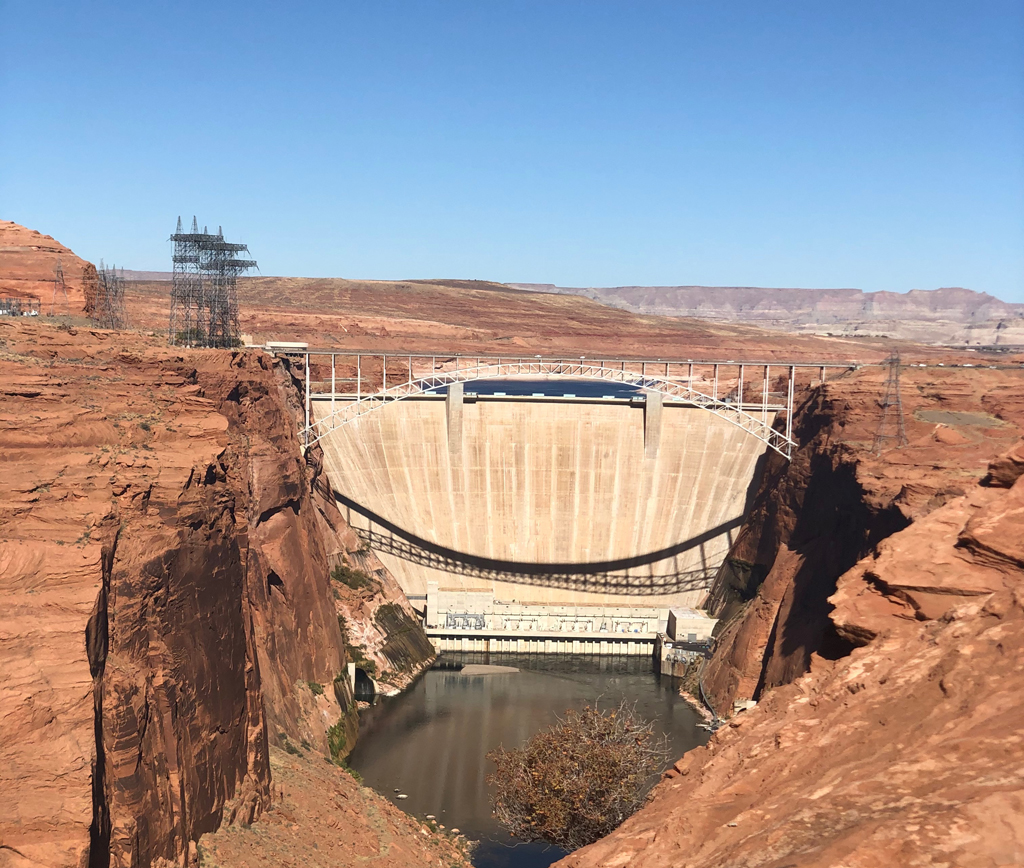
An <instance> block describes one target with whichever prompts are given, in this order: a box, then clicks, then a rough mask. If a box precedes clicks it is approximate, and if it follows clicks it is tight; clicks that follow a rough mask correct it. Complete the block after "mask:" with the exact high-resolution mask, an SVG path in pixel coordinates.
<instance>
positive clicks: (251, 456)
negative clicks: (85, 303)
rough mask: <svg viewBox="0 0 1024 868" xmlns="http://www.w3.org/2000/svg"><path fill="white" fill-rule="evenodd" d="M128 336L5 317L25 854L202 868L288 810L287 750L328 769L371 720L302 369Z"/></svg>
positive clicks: (13, 770)
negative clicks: (357, 726) (280, 791)
mask: <svg viewBox="0 0 1024 868" xmlns="http://www.w3.org/2000/svg"><path fill="white" fill-rule="evenodd" d="M113 340H114V339H113V337H112V335H111V333H109V332H100V331H91V330H84V329H83V330H75V329H71V330H66V331H58V330H57V329H52V328H46V327H44V326H42V324H39V325H29V324H27V323H24V322H10V323H5V324H0V349H2V355H0V374H2V376H0V383H2V385H0V392H2V394H3V402H2V405H0V450H2V453H3V456H4V465H3V466H4V476H3V480H2V482H0V487H2V488H3V491H4V494H3V497H0V594H2V596H3V599H4V600H5V606H4V607H3V608H2V609H0V661H2V662H0V711H2V713H0V791H2V792H3V793H4V794H5V800H6V802H7V805H8V807H7V810H6V811H5V814H4V817H3V819H2V820H0V843H2V845H3V848H4V849H3V852H4V854H5V856H4V859H7V860H8V861H9V862H11V864H16V865H20V864H41V865H67V864H76V865H86V864H90V865H103V864H108V863H109V864H114V865H149V864H157V863H161V860H163V862H164V863H172V862H173V863H177V864H180V863H182V861H183V860H187V859H189V858H190V854H191V856H194V854H195V841H197V840H198V838H199V837H200V835H202V834H203V833H206V832H210V831H212V830H214V829H216V828H217V826H218V825H219V824H220V823H221V822H223V821H225V820H228V821H232V820H233V821H241V822H249V821H251V820H253V819H254V818H255V817H257V816H258V815H259V813H260V811H261V810H262V809H263V808H264V807H265V806H266V805H267V804H268V800H269V797H270V767H269V764H268V759H267V749H268V738H269V741H276V742H278V743H281V742H284V741H285V740H290V742H289V743H294V744H296V745H302V749H303V750H313V751H318V752H320V753H322V754H324V755H327V756H329V753H330V751H329V743H328V733H327V730H328V729H329V728H330V727H332V726H334V727H337V726H338V724H342V725H347V724H346V721H347V720H349V719H350V716H351V701H350V700H351V698H350V695H349V692H348V687H347V679H346V678H345V677H344V672H345V668H346V665H345V664H346V658H345V651H344V645H343V642H342V638H341V632H340V629H339V626H338V622H337V618H336V615H335V612H334V607H333V602H332V600H331V595H330V592H329V589H328V581H329V580H328V577H327V553H326V549H325V546H324V543H323V540H322V538H321V536H320V534H319V529H318V525H317V522H318V520H319V519H318V518H317V516H316V512H315V509H314V508H313V505H312V500H311V494H310V489H309V482H308V479H307V477H306V471H305V466H304V463H303V462H302V461H301V458H300V457H299V450H298V444H297V441H296V436H295V433H294V422H293V417H292V416H291V415H290V413H289V411H288V409H287V403H286V393H285V389H284V385H283V383H282V380H281V378H280V377H279V376H278V375H277V374H276V373H275V371H274V370H273V368H272V365H271V363H270V362H269V360H268V359H267V358H266V357H263V356H260V355H256V354H248V353H201V352H196V353H192V352H181V353H178V352H174V351H168V350H166V349H161V348H159V347H157V346H156V345H155V342H148V343H147V342H146V340H145V339H142V338H138V337H135V336H122V337H120V338H118V340H117V344H116V345H115V344H114V343H113ZM338 676H342V677H341V678H338ZM336 678H338V681H337V683H336V682H335V679H336ZM346 706H347V707H346ZM346 715H348V717H346Z"/></svg>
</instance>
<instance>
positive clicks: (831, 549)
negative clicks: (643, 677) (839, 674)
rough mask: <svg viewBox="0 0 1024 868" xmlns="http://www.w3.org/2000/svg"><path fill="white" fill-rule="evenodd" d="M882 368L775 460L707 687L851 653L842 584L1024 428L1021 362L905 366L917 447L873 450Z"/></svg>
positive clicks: (757, 687) (727, 706) (830, 401)
mask: <svg viewBox="0 0 1024 868" xmlns="http://www.w3.org/2000/svg"><path fill="white" fill-rule="evenodd" d="M884 377H885V370H884V369H879V368H875V369H862V370H860V371H857V372H855V373H852V374H849V375H847V376H844V377H842V378H840V379H838V380H835V381H834V382H832V383H828V384H826V385H825V386H824V387H820V388H819V389H817V390H816V391H815V392H813V393H812V394H811V395H810V396H809V397H808V399H807V400H806V402H805V403H804V405H803V406H802V407H801V408H800V410H799V412H798V414H797V419H796V425H795V436H796V437H797V438H798V440H799V441H800V443H801V444H802V445H801V447H800V448H799V449H798V450H797V452H796V453H795V454H794V456H793V460H792V461H791V462H784V461H782V460H781V459H779V458H777V457H772V458H770V459H769V461H768V464H767V468H766V472H765V476H764V479H763V481H762V484H761V488H760V491H759V492H758V494H757V496H756V498H755V501H754V506H753V509H752V511H751V514H750V516H749V517H748V520H747V522H746V524H745V525H744V527H743V528H742V529H741V531H740V534H739V537H738V540H737V543H736V545H735V546H734V547H733V550H732V551H731V552H730V556H729V560H728V561H727V563H726V566H725V567H724V568H723V570H722V572H721V574H720V575H719V577H718V580H717V582H716V584H715V587H714V588H713V589H712V594H711V601H712V602H711V605H712V608H713V610H714V611H715V612H716V614H718V615H719V616H720V617H722V618H723V620H724V622H725V623H724V624H723V625H722V626H721V627H720V629H719V631H718V634H719V635H718V638H717V645H716V650H715V655H714V658H713V660H712V661H711V662H710V663H709V665H708V666H707V668H706V673H705V677H704V688H705V690H706V692H707V693H708V696H709V697H710V698H711V701H712V703H713V705H714V706H715V708H716V709H717V710H718V711H719V712H720V713H724V714H728V713H729V712H730V711H731V706H732V702H733V701H734V700H747V699H756V698H758V697H759V696H760V695H761V693H762V691H764V690H765V689H770V688H772V687H775V686H778V685H781V684H786V683H788V682H790V681H792V680H793V679H794V678H796V677H798V676H800V675H802V674H803V673H804V672H805V671H806V669H807V666H808V664H809V661H810V658H811V655H812V654H815V653H819V654H823V655H825V656H827V657H833V658H834V657H837V656H841V655H842V654H844V653H846V652H848V651H849V645H848V643H847V642H846V641H845V639H844V638H843V637H842V636H841V635H839V634H838V633H837V632H836V630H835V628H834V625H833V624H832V622H831V621H830V620H829V618H828V614H829V611H830V610H831V605H830V604H829V602H828V598H829V596H830V595H831V594H832V593H833V592H834V591H835V588H836V581H837V580H838V578H839V576H840V575H842V574H843V572H845V571H846V570H847V569H849V568H850V567H852V566H853V565H854V564H855V563H856V562H857V561H858V560H859V559H860V558H862V557H864V556H865V555H867V554H869V553H870V552H872V551H874V550H875V548H876V546H877V545H878V544H879V543H880V542H881V541H882V540H883V539H885V538H886V537H888V536H889V535H891V534H893V533H895V532H896V531H898V530H900V529H902V528H904V527H907V526H908V525H910V523H911V522H913V521H916V520H918V519H920V518H921V517H923V516H924V515H926V514H928V513H929V512H930V511H932V510H934V509H936V508H938V507H940V506H942V504H944V503H946V502H947V501H949V500H950V499H952V498H955V497H958V496H960V495H963V494H964V492H965V491H966V490H967V489H969V488H972V487H974V486H976V485H977V482H978V481H979V480H980V479H981V478H982V477H983V476H984V475H985V473H986V468H987V465H988V462H989V461H990V460H991V459H993V458H994V457H995V456H996V455H998V454H999V453H1000V452H1001V451H1003V450H1005V449H1007V448H1008V447H1009V445H1010V444H1011V443H1013V442H1014V441H1015V439H1016V438H1017V437H1018V436H1019V433H1020V431H1022V430H1024V371H1021V370H1019V369H1006V370H994V369H988V368H986V369H945V370H944V369H941V368H924V369H921V368H905V369H904V371H903V388H902V397H903V404H904V412H905V419H906V429H907V434H908V437H909V440H910V445H909V446H907V447H906V448H903V449H899V450H890V451H886V452H885V453H884V454H883V455H882V456H880V457H876V456H874V455H872V454H871V451H872V443H873V438H874V434H875V432H876V430H877V426H878V421H879V418H880V414H881V410H880V408H879V401H880V399H881V395H882V393H883V383H882V381H883V379H884Z"/></svg>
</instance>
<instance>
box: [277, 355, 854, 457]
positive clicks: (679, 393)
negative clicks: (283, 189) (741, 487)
mask: <svg viewBox="0 0 1024 868" xmlns="http://www.w3.org/2000/svg"><path fill="white" fill-rule="evenodd" d="M290 355H293V356H299V357H301V359H302V363H303V369H302V374H303V376H304V379H305V419H304V421H305V424H304V425H303V427H302V429H301V431H300V436H301V438H302V442H303V444H304V445H305V446H306V447H307V448H308V447H309V446H312V445H313V444H315V443H317V442H318V441H319V440H320V439H321V438H323V437H325V436H326V435H328V434H329V433H331V432H332V431H334V430H337V429H338V428H341V427H342V426H344V425H347V424H350V423H351V422H353V421H355V420H356V419H359V418H361V417H363V416H365V415H367V414H369V413H372V412H374V411H376V410H380V409H382V408H384V407H386V406H387V405H388V404H391V403H393V402H395V401H400V400H403V399H406V398H413V397H417V396H420V395H424V394H427V393H431V392H436V391H437V390H438V389H441V388H446V387H448V386H451V385H453V384H456V383H468V382H472V381H474V380H495V379H498V380H501V379H511V380H514V379H517V378H518V379H529V378H557V379H566V380H585V381H592V382H595V381H596V382H607V383H614V384H618V385H626V386H630V387H633V388H635V389H637V390H640V391H642V392H644V393H647V394H650V393H653V394H657V395H660V396H662V398H663V399H667V400H670V401H674V402H679V403H683V404H686V405H689V406H692V407H697V408H700V409H704V410H707V411H708V412H711V413H713V414H715V415H716V416H718V417H720V418H722V419H724V420H725V421H727V422H729V423H731V424H733V425H735V426H737V427H739V428H740V429H742V430H743V431H745V432H746V433H748V434H750V435H751V436H752V437H756V438H757V439H758V440H760V441H762V442H763V443H764V444H765V445H766V446H767V447H768V448H769V449H771V450H773V451H774V452H777V453H778V454H779V455H781V456H783V457H784V458H787V459H788V458H790V457H791V456H792V453H793V448H794V446H795V443H794V441H793V430H792V425H793V400H794V390H795V387H796V382H797V378H798V370H802V369H813V372H812V377H813V374H817V379H818V381H820V382H823V381H824V380H825V378H826V376H827V370H828V369H829V368H833V369H834V368H841V369H843V370H848V369H849V368H850V367H852V365H849V364H835V363H829V364H808V363H780V362H775V363H772V362H744V361H728V362H722V361H697V360H690V359H687V360H686V361H665V360H661V359H657V360H636V359H588V358H586V357H582V358H575V359H569V358H543V357H539V356H532V357H531V356H463V355H449V356H442V355H418V354H398V355H396V354H390V353H359V352H341V351H331V350H318V351H305V352H302V351H300V352H292V353H290ZM328 364H329V366H330V377H329V379H328V378H327V376H326V374H327V365H328ZM339 367H340V371H339ZM773 369H774V370H773ZM339 373H340V376H339ZM353 374H354V376H353ZM314 400H317V401H327V400H329V402H330V410H329V412H328V413H327V414H326V415H325V416H323V417H322V418H320V419H315V418H314V414H313V413H312V402H313V401H314ZM777 419H779V421H780V422H781V423H782V424H776V420H777Z"/></svg>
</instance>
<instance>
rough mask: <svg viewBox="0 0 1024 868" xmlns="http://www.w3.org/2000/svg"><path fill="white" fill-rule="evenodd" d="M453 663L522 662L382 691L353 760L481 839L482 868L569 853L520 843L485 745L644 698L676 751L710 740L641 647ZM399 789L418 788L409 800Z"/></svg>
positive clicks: (370, 780) (383, 784) (421, 810)
mask: <svg viewBox="0 0 1024 868" xmlns="http://www.w3.org/2000/svg"><path fill="white" fill-rule="evenodd" d="M442 659H443V661H444V664H445V665H453V664H454V665H458V664H459V663H467V664H468V663H490V664H497V665H502V666H515V667H518V668H519V670H520V671H519V672H515V673H504V674H489V675H482V676H481V675H475V676H469V675H462V674H461V673H459V672H457V671H451V670H439V669H433V670H431V671H429V672H427V673H425V674H424V675H423V676H422V677H421V678H420V679H419V681H417V682H416V684H415V685H414V686H413V687H412V688H411V689H410V690H409V691H407V692H406V693H404V694H402V695H400V696H397V697H394V698H391V699H387V698H384V699H380V700H378V703H377V705H375V706H373V707H372V708H369V709H367V710H365V711H364V712H363V713H362V714H361V715H360V730H359V741H358V742H357V743H356V748H355V750H354V751H353V753H352V755H351V756H350V757H349V763H350V765H351V766H352V768H354V769H356V770H357V771H358V772H359V773H360V774H361V775H362V776H363V780H364V782H365V783H366V784H367V785H368V786H370V787H373V788H374V789H375V790H377V792H379V793H381V794H382V795H384V796H386V797H388V798H390V799H392V800H393V801H394V802H395V804H396V805H398V806H399V807H401V808H402V809H403V810H405V811H408V812H409V813H410V814H413V815H414V816H416V817H418V818H420V819H423V818H424V817H425V816H426V815H427V814H433V815H435V817H436V818H437V822H439V823H443V824H444V825H445V827H446V828H447V829H449V830H450V829H452V828H458V829H459V830H460V831H461V832H462V833H463V834H465V835H466V836H467V837H469V838H471V839H473V840H477V841H479V842H480V844H479V846H478V847H477V849H476V852H475V854H474V857H473V864H474V865H476V866H478V868H545V866H548V865H550V864H551V863H552V862H555V861H557V860H558V859H560V858H561V857H562V856H563V855H565V854H564V853H563V852H562V851H560V850H558V849H556V848H554V847H548V846H546V845H542V844H516V843H515V842H514V841H513V839H511V838H510V837H509V836H508V835H507V834H506V833H505V832H504V831H503V830H502V829H501V828H500V827H499V826H498V825H497V823H496V821H495V820H494V818H493V817H492V816H491V806H490V800H489V793H488V787H487V783H486V780H485V779H486V777H487V775H488V774H489V773H490V772H491V771H493V768H494V766H493V764H492V763H491V762H490V761H488V760H487V759H485V754H486V753H487V752H488V751H490V750H492V749H494V748H496V747H498V746H499V745H504V746H505V747H506V748H512V747H519V746H521V745H522V744H523V743H524V742H525V741H526V740H527V739H529V738H530V736H532V735H533V734H534V733H536V732H538V731H539V730H541V729H544V728H546V727H548V726H550V725H551V724H552V723H554V722H555V718H556V716H561V715H562V714H563V713H564V712H565V710H566V709H567V708H570V707H573V708H581V707H583V706H584V705H585V704H587V703H593V702H595V701H598V702H599V703H600V706H601V707H609V706H613V705H618V703H619V701H620V700H621V699H623V698H625V699H628V700H629V701H630V702H633V701H635V702H636V707H637V711H638V712H639V713H640V715H641V716H643V717H644V718H645V719H648V720H654V721H655V723H656V727H657V729H658V731H659V732H662V733H664V734H665V735H666V736H667V737H668V740H669V748H670V753H671V760H672V761H674V760H675V759H677V758H678V757H680V756H682V754H683V753H685V752H686V751H687V750H689V749H690V748H692V747H695V746H697V745H699V744H704V743H705V742H706V741H707V737H708V736H707V733H706V732H705V731H703V730H700V729H697V726H696V725H697V723H699V722H700V721H699V718H698V717H697V715H696V714H695V713H694V711H693V710H692V709H691V708H690V707H689V706H688V705H686V703H684V702H683V701H682V700H681V699H680V698H679V696H678V694H677V693H676V691H675V689H674V688H673V686H672V684H671V683H670V680H669V679H668V678H660V677H659V676H657V675H655V673H654V669H653V667H652V664H651V661H650V660H649V659H647V658H636V657H632V658H630V657H604V658H601V657H597V658H595V657H561V656H557V655H512V654H503V655H497V654H491V655H483V654H462V655H458V654H446V655H445V656H444V657H443V658H442ZM395 790H399V791H400V792H401V793H403V794H405V795H407V796H408V798H406V799H401V800H399V799H398V798H397V794H396V793H395Z"/></svg>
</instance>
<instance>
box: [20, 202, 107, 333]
mask: <svg viewBox="0 0 1024 868" xmlns="http://www.w3.org/2000/svg"><path fill="white" fill-rule="evenodd" d="M58 261H59V262H60V264H61V267H62V269H63V271H64V284H65V286H66V288H67V299H66V300H65V298H64V295H63V294H62V293H59V294H58V295H57V296H56V297H55V296H54V276H55V267H56V265H57V263H58ZM95 280H96V269H95V268H94V267H93V266H92V264H90V263H88V262H86V261H85V260H84V259H81V258H79V257H78V256H76V255H75V254H74V253H72V252H71V251H70V250H69V249H68V248H67V247H65V246H64V245H63V244H61V243H60V242H59V241H56V240H54V239H53V238H51V237H50V236H49V235H43V234H42V233H40V232H37V231H36V230H34V229H26V228H25V227H24V226H19V225H18V224H17V223H12V222H11V221H10V220H0V298H8V297H10V298H35V299H38V300H39V305H40V309H41V312H42V313H43V314H45V313H48V312H49V311H50V310H51V307H52V308H53V310H54V312H55V313H57V314H64V313H71V314H80V313H83V312H85V313H88V312H89V310H88V308H89V304H90V301H92V302H95ZM90 290H92V293H93V297H92V299H91V300H90V299H89V298H88V297H87V296H88V295H89V292H90Z"/></svg>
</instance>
